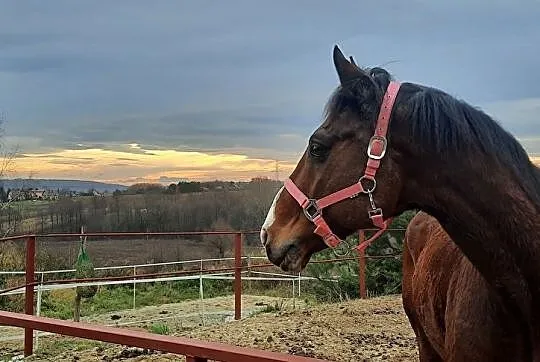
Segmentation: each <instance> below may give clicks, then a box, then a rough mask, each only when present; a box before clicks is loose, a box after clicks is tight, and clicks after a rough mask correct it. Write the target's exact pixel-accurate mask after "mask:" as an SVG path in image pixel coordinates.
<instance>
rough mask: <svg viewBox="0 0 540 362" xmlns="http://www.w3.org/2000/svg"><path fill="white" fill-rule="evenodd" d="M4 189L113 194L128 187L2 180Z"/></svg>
mask: <svg viewBox="0 0 540 362" xmlns="http://www.w3.org/2000/svg"><path fill="white" fill-rule="evenodd" d="M2 185H3V186H4V189H20V188H37V189H44V190H69V191H75V192H85V191H88V190H96V191H98V192H113V191H115V190H120V191H124V190H126V189H127V188H128V187H127V186H124V185H117V184H108V183H104V182H97V181H82V180H55V179H12V180H0V186H2Z"/></svg>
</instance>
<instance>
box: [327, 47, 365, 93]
mask: <svg viewBox="0 0 540 362" xmlns="http://www.w3.org/2000/svg"><path fill="white" fill-rule="evenodd" d="M333 57H334V66H335V67H336V71H337V74H338V76H339V81H340V82H341V85H342V86H345V85H346V84H348V83H349V82H350V81H351V80H355V79H358V78H360V77H361V76H363V75H364V72H362V70H361V69H360V68H358V67H357V66H356V64H354V61H353V62H352V63H351V62H349V61H348V60H347V58H345V56H344V55H343V53H342V52H341V50H339V48H338V46H337V45H336V46H334V55H333ZM351 60H352V57H351Z"/></svg>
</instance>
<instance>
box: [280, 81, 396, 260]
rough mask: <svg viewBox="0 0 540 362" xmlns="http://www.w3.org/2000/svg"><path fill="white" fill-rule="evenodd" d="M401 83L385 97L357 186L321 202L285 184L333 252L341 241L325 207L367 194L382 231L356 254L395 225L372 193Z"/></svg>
mask: <svg viewBox="0 0 540 362" xmlns="http://www.w3.org/2000/svg"><path fill="white" fill-rule="evenodd" d="M399 87H400V83H398V82H390V84H389V85H388V88H387V89H386V93H385V95H384V99H383V103H382V105H381V109H380V110H379V118H378V119H377V125H376V127H375V133H374V135H373V136H372V137H371V139H370V140H369V144H368V148H367V155H368V157H369V158H368V161H367V164H366V169H365V170H364V174H363V175H362V176H361V177H360V178H359V179H358V182H356V183H355V184H353V185H351V186H348V187H346V188H344V189H341V190H339V191H336V192H334V193H333V194H330V195H327V196H325V197H323V198H320V199H318V200H316V199H310V198H308V197H307V196H306V195H304V193H303V192H302V191H300V189H299V188H298V187H297V186H296V185H295V184H294V182H293V181H292V180H291V179H290V178H288V179H287V180H285V189H287V191H288V192H289V194H291V196H292V197H293V198H294V199H295V200H296V202H298V204H299V205H300V207H301V208H302V209H303V211H304V215H305V216H306V218H307V219H308V220H309V221H311V222H313V223H314V224H315V234H317V235H319V236H321V237H322V239H323V241H324V242H325V244H326V245H328V247H330V248H332V249H333V248H335V247H336V246H338V245H339V244H340V243H341V242H342V240H341V239H340V238H339V237H338V236H337V235H336V234H334V233H333V232H332V230H331V229H330V227H329V226H328V224H327V223H326V221H324V218H323V215H322V210H323V209H324V208H325V207H328V206H330V205H333V204H336V203H338V202H340V201H343V200H345V199H349V198H350V199H353V198H355V197H357V196H358V195H360V194H365V195H367V196H368V197H369V203H370V205H371V209H370V210H368V215H369V218H370V219H371V222H372V223H373V225H375V226H376V227H377V228H379V230H378V231H377V232H376V233H375V234H374V235H373V236H372V237H371V238H369V239H368V240H366V241H364V242H363V243H362V244H360V245H358V246H357V247H356V249H357V250H359V251H361V250H364V249H365V248H367V247H368V246H369V244H371V243H372V242H373V240H375V239H376V238H378V237H379V236H380V235H381V234H382V233H384V232H385V230H386V229H387V228H388V225H389V224H390V223H391V222H392V219H388V220H384V217H383V211H382V209H381V208H380V207H377V206H376V204H375V200H374V198H373V192H374V191H375V189H376V188H377V181H376V179H375V175H376V174H377V170H378V169H379V167H380V165H381V160H382V159H383V158H384V155H385V153H386V146H387V140H386V133H387V131H388V124H389V122H390V116H391V114H392V108H393V106H394V102H395V100H396V97H397V94H398V92H399Z"/></svg>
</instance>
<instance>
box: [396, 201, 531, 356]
mask: <svg viewBox="0 0 540 362" xmlns="http://www.w3.org/2000/svg"><path fill="white" fill-rule="evenodd" d="M403 307H404V309H405V312H406V314H407V316H408V318H409V321H410V323H411V326H412V328H413V329H414V332H415V334H416V336H417V342H418V347H419V352H420V360H421V361H441V360H442V361H471V362H472V361H475V362H476V361H515V360H519V359H520V358H519V356H517V355H516V351H518V350H521V349H522V347H523V346H518V345H517V344H519V343H520V341H519V340H517V339H515V338H512V337H513V335H512V333H513V331H512V330H511V329H502V328H500V327H498V326H512V325H514V324H513V323H512V320H511V317H510V316H509V315H508V314H507V313H505V311H504V308H503V307H502V305H501V304H500V303H499V302H498V297H497V294H496V293H495V292H494V291H493V290H492V289H491V288H490V287H489V286H488V284H487V283H486V282H485V280H484V278H483V277H482V276H481V275H480V274H479V273H478V271H477V270H476V269H475V268H474V266H473V265H472V264H471V262H470V261H469V260H468V259H467V258H466V257H465V255H464V254H463V253H462V252H461V251H460V250H459V248H458V247H457V245H456V244H455V243H454V242H453V241H452V239H451V238H450V236H448V234H447V233H446V232H445V231H444V230H443V228H442V227H441V225H440V224H439V223H438V221H437V220H436V219H435V218H433V217H432V216H430V215H428V214H426V213H424V212H419V213H418V214H417V215H416V216H415V217H414V218H413V219H412V220H411V222H410V224H409V225H408V227H407V231H406V233H405V241H404V245H403ZM514 326H515V325H514ZM515 327H516V328H517V326H515ZM501 346H504V348H503V349H502V350H503V351H506V353H502V354H501V353H500V351H501Z"/></svg>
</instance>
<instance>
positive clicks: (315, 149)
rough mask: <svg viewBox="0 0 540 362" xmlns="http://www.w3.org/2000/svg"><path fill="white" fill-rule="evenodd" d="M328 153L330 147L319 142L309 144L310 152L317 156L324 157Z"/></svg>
mask: <svg viewBox="0 0 540 362" xmlns="http://www.w3.org/2000/svg"><path fill="white" fill-rule="evenodd" d="M327 153H328V148H327V147H326V146H324V145H321V144H320V143H317V142H311V143H310V144H309V154H310V155H311V156H312V157H315V158H323V157H325V156H326V154H327Z"/></svg>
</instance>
